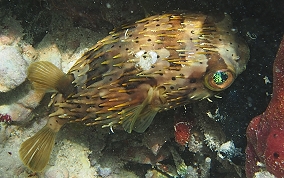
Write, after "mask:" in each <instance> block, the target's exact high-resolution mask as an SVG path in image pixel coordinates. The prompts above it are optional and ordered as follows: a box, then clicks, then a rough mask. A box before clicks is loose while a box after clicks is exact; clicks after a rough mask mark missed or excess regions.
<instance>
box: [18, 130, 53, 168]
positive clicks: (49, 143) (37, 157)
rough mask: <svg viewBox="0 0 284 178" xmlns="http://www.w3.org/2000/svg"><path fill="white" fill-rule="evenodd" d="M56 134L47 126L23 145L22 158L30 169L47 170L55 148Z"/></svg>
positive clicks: (21, 148) (21, 149) (20, 151)
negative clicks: (46, 167)
mask: <svg viewBox="0 0 284 178" xmlns="http://www.w3.org/2000/svg"><path fill="white" fill-rule="evenodd" d="M56 133H57V132H55V131H54V130H52V129H51V128H49V127H48V126H47V125H46V126H44V127H43V128H42V129H41V130H40V131H38V132H37V133H36V134H35V135H34V136H33V137H31V138H29V139H28V140H26V141H25V142H24V143H22V145H21V147H20V150H19V153H20V158H21V160H22V161H23V163H24V164H25V165H26V166H27V167H28V168H29V169H31V170H32V171H34V172H40V171H41V170H43V169H44V168H45V166H46V165H47V163H48V161H49V157H50V154H51V151H52V148H53V146H54V142H55V137H56Z"/></svg>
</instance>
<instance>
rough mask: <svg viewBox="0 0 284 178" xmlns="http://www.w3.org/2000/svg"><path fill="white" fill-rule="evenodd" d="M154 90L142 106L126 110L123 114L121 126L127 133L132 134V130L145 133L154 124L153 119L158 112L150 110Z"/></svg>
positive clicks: (151, 90)
mask: <svg viewBox="0 0 284 178" xmlns="http://www.w3.org/2000/svg"><path fill="white" fill-rule="evenodd" d="M153 91H154V89H153V88H150V89H149V91H148V96H147V98H146V99H145V100H144V101H143V103H142V104H140V105H138V106H133V107H130V108H127V109H124V110H123V111H122V112H121V113H122V120H121V124H122V127H123V128H124V130H125V131H127V132H128V133H131V132H132V130H135V131H136V132H139V133H141V132H144V131H145V130H146V129H147V128H148V127H149V125H150V124H151V123H152V120H153V118H154V117H155V115H156V114H157V112H158V110H157V109H154V108H150V103H151V101H152V98H153V93H154V92H153Z"/></svg>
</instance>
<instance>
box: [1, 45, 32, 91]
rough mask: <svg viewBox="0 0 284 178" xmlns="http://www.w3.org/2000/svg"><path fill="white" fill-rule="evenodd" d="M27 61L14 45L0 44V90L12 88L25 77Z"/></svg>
mask: <svg viewBox="0 0 284 178" xmlns="http://www.w3.org/2000/svg"><path fill="white" fill-rule="evenodd" d="M27 67H28V63H27V61H26V60H25V59H24V58H23V57H22V55H21V52H20V51H19V50H18V49H17V47H15V46H0V73H1V78H0V92H7V91H9V90H11V89H14V88H15V87H17V86H18V85H20V84H21V83H23V82H24V81H25V79H26V70H27Z"/></svg>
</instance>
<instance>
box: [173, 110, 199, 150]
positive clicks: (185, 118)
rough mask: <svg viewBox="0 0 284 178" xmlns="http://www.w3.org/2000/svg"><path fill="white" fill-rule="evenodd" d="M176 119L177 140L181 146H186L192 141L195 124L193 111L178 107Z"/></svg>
mask: <svg viewBox="0 0 284 178" xmlns="http://www.w3.org/2000/svg"><path fill="white" fill-rule="evenodd" d="M174 120H175V125H174V130H175V132H174V135H175V141H176V142H177V143H178V144H180V145H181V146H186V145H187V144H188V143H189V142H190V138H191V132H190V131H191V129H192V128H193V126H194V122H193V116H192V113H191V112H188V111H186V110H185V108H177V109H176V110H175V117H174Z"/></svg>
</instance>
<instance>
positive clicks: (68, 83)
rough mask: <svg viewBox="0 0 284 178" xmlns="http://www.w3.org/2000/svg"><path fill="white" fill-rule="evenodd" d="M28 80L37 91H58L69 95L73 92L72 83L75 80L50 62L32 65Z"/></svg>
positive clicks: (29, 69)
mask: <svg viewBox="0 0 284 178" xmlns="http://www.w3.org/2000/svg"><path fill="white" fill-rule="evenodd" d="M28 79H29V80H30V81H31V82H32V84H33V87H34V89H35V90H39V91H43V92H55V91H58V92H60V93H63V94H67V95H68V94H69V93H70V92H72V88H73V87H72V81H73V80H74V79H73V77H72V76H71V75H66V74H65V73H63V72H62V71H61V70H60V69H59V68H57V67H56V66H55V65H54V64H52V63H50V62H48V61H39V62H34V63H32V64H31V65H30V66H29V68H28Z"/></svg>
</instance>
